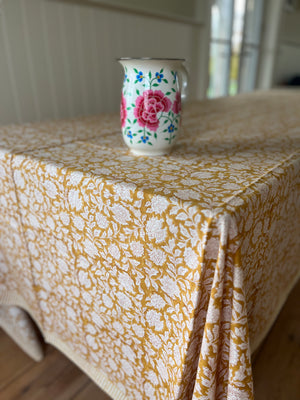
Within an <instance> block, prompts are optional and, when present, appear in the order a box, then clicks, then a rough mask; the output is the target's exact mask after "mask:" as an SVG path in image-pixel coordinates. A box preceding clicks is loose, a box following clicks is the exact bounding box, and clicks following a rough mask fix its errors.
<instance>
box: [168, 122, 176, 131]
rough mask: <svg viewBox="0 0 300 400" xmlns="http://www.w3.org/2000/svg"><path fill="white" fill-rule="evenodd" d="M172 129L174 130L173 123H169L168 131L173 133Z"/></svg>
mask: <svg viewBox="0 0 300 400" xmlns="http://www.w3.org/2000/svg"><path fill="white" fill-rule="evenodd" d="M174 130H175V126H174V125H173V124H171V125H169V126H168V131H169V132H170V133H173V132H174Z"/></svg>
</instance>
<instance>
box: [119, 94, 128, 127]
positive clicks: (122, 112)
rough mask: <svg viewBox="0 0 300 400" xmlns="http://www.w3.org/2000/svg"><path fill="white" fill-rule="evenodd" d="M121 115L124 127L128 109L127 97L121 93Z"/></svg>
mask: <svg viewBox="0 0 300 400" xmlns="http://www.w3.org/2000/svg"><path fill="white" fill-rule="evenodd" d="M120 116H121V126H122V128H124V126H125V125H126V118H127V111H126V99H125V97H124V96H123V93H122V95H121V105H120Z"/></svg>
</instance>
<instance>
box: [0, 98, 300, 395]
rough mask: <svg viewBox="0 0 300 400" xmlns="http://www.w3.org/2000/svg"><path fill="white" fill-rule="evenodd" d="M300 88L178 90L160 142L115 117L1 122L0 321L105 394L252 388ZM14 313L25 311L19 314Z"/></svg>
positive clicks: (287, 192)
mask: <svg viewBox="0 0 300 400" xmlns="http://www.w3.org/2000/svg"><path fill="white" fill-rule="evenodd" d="M299 138H300V93H299V91H285V90H277V91H271V92H257V93H253V94H250V95H249V94H247V95H240V96H237V97H234V98H223V99H217V100H211V101H204V102H191V103H188V104H187V105H186V107H185V110H184V114H183V132H182V133H181V138H180V140H179V142H178V143H177V144H176V146H175V149H174V151H173V152H172V153H171V154H170V155H169V156H162V157H152V158H150V157H137V156H133V155H131V154H130V152H129V151H128V149H127V148H126V147H125V145H124V144H123V142H122V136H121V133H120V126H119V116H118V115H116V114H111V115H109V114H106V115H101V116H98V117H84V118H78V119H73V120H69V121H56V122H49V123H34V124H25V125H23V126H7V127H2V128H0V301H1V304H2V308H0V325H1V324H2V326H3V327H4V328H5V330H6V331H7V332H10V333H11V335H12V336H13V337H14V339H15V340H17V341H18V342H19V343H20V345H21V346H23V348H26V349H27V352H29V353H30V354H31V355H32V357H34V358H35V359H40V358H41V357H42V348H41V344H40V342H39V338H38V336H37V335H36V333H35V330H34V325H33V323H32V321H31V319H30V318H29V317H28V314H27V313H29V314H30V316H31V317H32V318H33V319H34V320H35V322H36V324H37V325H38V327H39V329H40V330H41V332H42V333H43V335H44V337H45V340H46V341H47V342H49V343H52V344H54V345H55V346H56V347H58V348H59V349H60V350H61V351H63V352H64V353H65V354H66V355H67V356H68V357H69V358H71V359H72V360H73V361H74V362H75V363H77V364H78V365H79V366H80V367H81V368H82V369H83V370H84V371H85V372H86V373H87V374H88V375H89V376H91V378H92V379H94V380H95V381H96V382H97V383H98V385H99V386H100V387H102V388H103V389H104V390H105V391H107V393H108V394H110V396H112V398H114V399H118V400H119V399H128V400H131V399H132V400H142V399H151V400H175V399H176V400H177V399H178V400H179V399H180V400H196V399H197V400H198V399H201V400H202V399H204V400H205V399H207V400H213V399H218V400H219V399H220V400H221V399H230V400H244V399H245V400H246V399H247V400H249V399H253V396H254V395H253V383H252V372H251V353H252V352H253V351H254V350H255V349H256V348H257V347H258V345H259V344H260V343H261V341H262V339H263V338H264V337H265V335H266V333H267V332H268V330H269V328H270V326H271V325H272V323H273V321H274V319H275V318H276V316H277V315H278V313H279V311H280V308H281V306H282V305H283V303H284V301H285V299H286V297H287V295H288V294H289V292H290V290H291V288H292V287H293V285H294V284H295V283H296V281H297V279H298V277H299V255H300V254H299V249H300V245H299V236H300V235H299V227H300V220H299V219H300V217H299V214H300V213H299V192H300V173H299V169H300V157H299ZM22 321H23V322H22Z"/></svg>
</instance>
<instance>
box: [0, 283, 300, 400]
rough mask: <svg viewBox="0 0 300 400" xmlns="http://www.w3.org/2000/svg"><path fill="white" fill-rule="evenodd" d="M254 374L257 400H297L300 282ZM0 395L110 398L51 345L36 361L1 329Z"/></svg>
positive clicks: (51, 399) (41, 399) (9, 399)
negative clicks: (40, 358)
mask: <svg viewBox="0 0 300 400" xmlns="http://www.w3.org/2000/svg"><path fill="white" fill-rule="evenodd" d="M253 373H254V385H255V398H256V400H299V399H300V282H299V283H298V284H297V286H296V287H295V288H294V290H293V292H292V293H291V295H290V296H289V298H288V301H287V303H286V304H285V306H284V308H283V309H282V312H281V313H280V315H279V317H278V319H277V321H276V323H275V324H274V326H273V328H272V330H271V332H270V334H269V336H268V337H267V339H266V340H265V342H264V343H263V345H262V346H261V348H260V351H259V352H258V354H257V356H256V358H255V362H254V365H253ZM0 399H1V400H109V399H110V398H109V397H108V396H107V395H106V394H105V393H103V392H102V391H101V390H100V389H99V388H98V387H97V386H96V385H95V384H94V383H93V382H92V381H91V380H90V379H89V378H88V377H87V376H86V375H84V374H83V373H82V372H81V371H80V370H79V369H78V368H77V367H76V366H75V365H74V364H73V363H72V362H70V361H69V360H68V359H67V358H66V357H65V356H64V355H62V354H61V353H60V352H58V351H57V350H55V349H54V348H53V347H52V346H47V350H46V357H45V359H44V360H43V361H42V362H40V363H35V362H34V361H32V360H31V359H30V358H29V357H28V356H26V355H25V353H23V352H22V350H20V349H19V348H18V347H17V346H16V345H15V343H14V342H13V341H12V340H11V339H10V338H9V337H8V336H7V335H6V334H5V333H4V332H3V331H1V330H0Z"/></svg>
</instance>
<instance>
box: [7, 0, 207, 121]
mask: <svg viewBox="0 0 300 400" xmlns="http://www.w3.org/2000/svg"><path fill="white" fill-rule="evenodd" d="M198 1H201V3H203V4H204V6H203V4H201V10H202V11H203V10H204V12H203V16H204V15H207V14H206V12H205V9H206V8H205V6H206V5H208V4H209V0H205V1H204V0H203V1H202V0H198ZM0 4H1V6H0V7H1V8H0V10H1V11H0V124H8V123H12V122H26V121H35V120H44V119H56V118H68V117H73V116H77V115H87V114H96V113H100V112H105V111H116V110H118V109H119V99H120V90H121V84H122V79H123V78H122V68H121V66H120V65H118V63H117V62H116V61H115V59H116V58H117V57H120V56H136V57H139V56H152V57H183V58H186V59H187V62H188V66H189V67H190V71H191V81H192V85H191V91H190V94H191V96H192V97H196V96H198V97H199V96H201V94H202V92H203V91H204V89H201V88H202V87H205V84H203V83H201V82H202V81H203V79H206V71H205V68H204V67H203V66H205V63H206V62H207V61H206V60H203V57H204V56H206V55H205V54H206V50H207V46H208V43H207V46H206V43H203V41H201V40H200V38H201V37H203V35H204V36H205V31H206V29H209V23H208V24H207V25H205V26H204V27H197V26H195V25H193V26H192V25H188V24H184V23H180V22H174V21H170V20H164V19H158V18H157V19H155V18H151V17H146V16H143V15H137V14H130V13H124V12H121V11H117V10H110V9H107V8H102V7H94V6H91V5H78V4H69V3H64V2H63V1H59V2H58V1H51V0H2V2H1V0H0ZM200 18H201V15H200ZM208 22H209V21H208ZM206 27H207V28H206ZM195 43H196V44H197V47H196V46H195ZM199 54H200V55H203V57H202V58H201V57H200V60H201V68H200V65H199ZM199 82H200V83H199ZM201 90H202V92H201Z"/></svg>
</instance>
